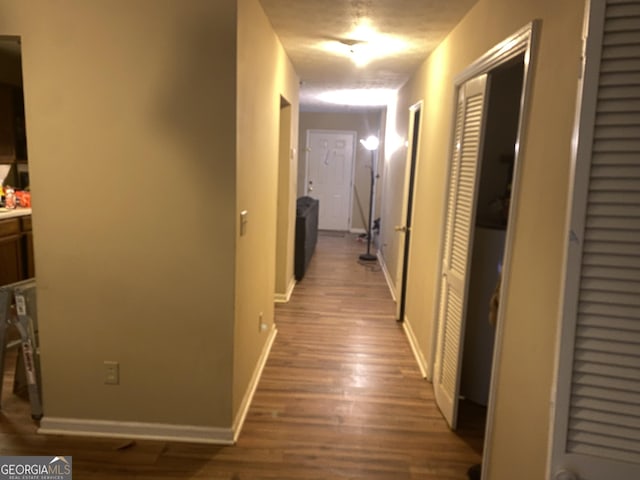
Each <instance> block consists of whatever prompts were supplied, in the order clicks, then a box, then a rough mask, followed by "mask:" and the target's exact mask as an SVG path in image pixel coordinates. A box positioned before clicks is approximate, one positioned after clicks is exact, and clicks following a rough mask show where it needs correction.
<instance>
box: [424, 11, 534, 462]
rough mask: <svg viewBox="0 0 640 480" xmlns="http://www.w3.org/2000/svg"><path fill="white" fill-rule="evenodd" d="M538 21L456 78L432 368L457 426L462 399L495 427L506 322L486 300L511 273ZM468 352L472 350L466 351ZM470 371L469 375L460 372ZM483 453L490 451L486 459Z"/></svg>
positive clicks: (442, 404)
mask: <svg viewBox="0 0 640 480" xmlns="http://www.w3.org/2000/svg"><path fill="white" fill-rule="evenodd" d="M535 26H536V23H532V24H530V25H528V26H527V27H525V28H523V29H522V30H521V31H519V32H517V33H516V34H514V35H513V36H512V37H510V38H509V39H507V40H505V41H504V42H502V43H501V44H499V45H497V46H496V47H495V48H494V49H492V50H491V51H490V52H488V53H487V54H486V55H485V56H484V57H482V58H481V59H480V60H478V61H477V62H475V63H474V64H472V65H471V66H470V67H469V68H467V70H465V72H463V73H462V74H461V75H460V76H459V77H458V78H456V80H455V84H456V86H457V103H456V106H457V107H456V112H455V123H454V128H453V138H452V140H453V141H452V154H451V160H450V171H449V186H448V189H447V207H446V214H445V223H444V232H443V250H442V257H441V258H442V266H441V281H440V288H439V304H438V308H437V312H436V315H437V319H438V321H437V324H436V328H437V335H434V339H435V341H436V345H435V348H434V349H433V351H434V352H435V358H434V361H433V365H434V374H433V386H434V393H435V397H436V403H437V404H438V407H439V408H440V410H441V412H442V414H443V416H444V417H445V419H446V420H447V423H448V424H449V426H450V427H451V428H452V429H456V428H457V426H458V425H457V423H458V407H459V401H460V399H461V395H464V396H465V398H468V399H470V400H473V401H474V402H475V403H477V404H478V405H480V406H483V405H487V404H488V409H487V411H486V412H487V413H486V415H488V417H489V418H488V420H487V425H488V429H490V428H491V415H492V409H491V399H490V397H491V395H490V390H491V379H492V378H493V376H494V375H495V368H496V367H497V366H498V365H493V360H492V359H493V358H494V357H497V355H496V354H495V353H494V344H495V347H496V348H499V345H500V336H501V321H500V315H499V312H498V314H497V315H496V316H495V317H496V323H497V328H496V329H495V331H494V327H493V326H492V325H491V324H490V323H489V301H490V299H491V296H492V295H493V293H494V291H495V289H496V285H497V283H498V276H499V273H500V271H501V270H504V275H503V279H502V281H501V292H500V293H499V294H498V295H497V297H496V299H498V300H499V299H500V297H504V290H506V288H508V277H509V275H508V273H509V272H508V270H509V258H510V245H511V237H512V233H511V232H512V229H509V223H511V221H512V220H513V218H514V214H513V212H514V210H515V208H514V206H513V203H514V201H515V200H517V188H518V178H519V175H518V165H519V162H518V153H519V148H518V146H519V144H520V142H521V141H522V138H523V134H524V127H523V118H524V117H525V115H523V110H524V108H525V106H526V98H527V84H528V78H529V74H528V73H529V71H530V58H531V46H532V43H533V38H534V30H535V28H534V27H535ZM465 347H466V349H467V352H466V354H465ZM463 371H464V374H463ZM485 453H486V452H485Z"/></svg>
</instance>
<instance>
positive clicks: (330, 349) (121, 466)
mask: <svg viewBox="0 0 640 480" xmlns="http://www.w3.org/2000/svg"><path fill="white" fill-rule="evenodd" d="M364 249H365V246H364V244H363V243H360V242H358V241H357V238H356V237H355V236H353V235H343V234H335V233H324V234H321V235H320V238H319V242H318V247H317V250H316V253H315V256H314V258H313V259H312V261H311V264H310V266H309V270H308V271H307V274H306V275H305V278H304V279H303V280H302V281H301V282H299V283H298V285H297V286H296V289H295V292H294V294H293V297H292V299H291V301H290V302H289V303H288V304H281V305H277V307H276V323H277V327H278V332H279V333H278V336H277V337H276V341H275V343H274V346H273V349H272V352H271V356H270V357H269V360H268V362H267V365H266V367H265V369H264V372H263V376H262V379H261V381H260V384H259V386H258V389H257V391H256V394H255V397H254V400H253V404H252V406H251V409H250V411H249V413H248V415H247V419H246V422H245V425H244V429H243V431H242V434H241V435H240V438H239V440H238V443H237V444H236V445H235V446H232V447H215V446H207V445H196V444H183V443H167V442H151V441H136V442H131V443H128V442H126V441H122V440H105V439H87V438H74V437H61V436H44V435H37V434H36V433H35V425H34V424H33V422H32V420H31V418H30V414H29V405H28V402H26V401H25V400H23V399H21V398H19V397H16V396H14V395H12V394H11V385H10V383H9V382H10V381H11V379H10V375H5V386H4V394H3V399H2V400H3V411H2V413H1V414H0V455H72V456H73V470H74V479H75V480H81V479H91V480H96V479H116V478H117V479H120V478H123V479H125V478H140V479H149V480H150V479H156V478H160V479H191V478H194V479H195V478H198V479H227V480H246V479H275V480H289V479H291V480H294V479H317V480H326V479H367V480H369V479H371V480H373V479H389V480H403V479H434V480H435V479H452V480H453V479H456V480H464V479H466V478H467V475H466V471H467V469H468V468H469V466H470V465H472V464H474V463H477V462H479V461H480V457H481V448H482V436H483V428H484V426H483V423H482V419H481V417H482V415H480V416H478V415H475V411H474V410H473V409H471V410H463V415H465V414H466V412H468V411H470V412H471V415H468V418H467V420H465V418H463V420H462V422H461V423H462V425H463V427H462V429H461V430H460V431H458V432H457V433H453V432H451V431H450V430H449V428H448V427H447V426H446V424H445V422H444V420H443V419H442V417H441V415H440V413H439V411H438V409H437V407H436V406H435V403H434V400H433V392H432V387H431V385H430V384H429V383H428V382H427V381H425V380H423V379H422V378H421V377H420V373H419V370H418V367H417V365H416V363H415V360H414V358H413V355H412V353H411V349H410V347H409V344H408V343H407V340H406V338H405V336H404V333H403V331H402V327H401V326H400V325H399V324H398V323H397V322H396V321H395V320H394V310H395V305H394V303H393V301H392V300H391V297H390V294H389V291H388V289H387V287H386V284H385V281H384V277H383V274H382V272H381V271H380V268H379V266H378V265H377V264H375V263H373V264H371V263H369V264H362V263H360V262H359V261H358V254H359V253H362V252H363V251H364ZM10 368H11V365H10V364H7V366H6V370H7V371H8V370H10ZM480 413H482V412H480Z"/></svg>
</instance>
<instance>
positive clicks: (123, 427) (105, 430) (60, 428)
mask: <svg viewBox="0 0 640 480" xmlns="http://www.w3.org/2000/svg"><path fill="white" fill-rule="evenodd" d="M38 433H42V434H50V435H73V436H81V437H101V438H127V439H139V440H161V441H171V442H195V443H207V444H214V445H232V444H233V443H234V441H233V430H232V429H231V428H217V427H199V426H195V425H171V424H163V423H142V422H118V421H109V420H90V419H79V418H60V417H46V416H45V417H43V418H42V420H40V428H39V429H38Z"/></svg>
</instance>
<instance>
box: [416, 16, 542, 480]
mask: <svg viewBox="0 0 640 480" xmlns="http://www.w3.org/2000/svg"><path fill="white" fill-rule="evenodd" d="M539 31H540V21H539V20H534V21H533V22H531V23H529V24H528V25H526V26H524V27H523V28H521V29H520V30H518V31H517V32H516V33H514V34H513V35H511V36H510V37H508V38H507V39H505V40H503V41H502V42H500V43H499V44H498V45H496V46H495V47H493V48H492V49H491V50H489V51H488V52H487V53H485V54H484V55H483V56H482V57H480V58H479V59H478V60H476V61H475V62H473V63H472V64H471V65H469V66H468V67H467V68H466V69H465V70H464V71H463V72H462V73H460V74H459V75H458V76H456V77H455V78H454V90H455V92H454V93H455V94H454V96H453V99H452V102H453V108H452V111H453V112H454V115H453V117H452V119H451V129H450V132H451V138H450V140H449V145H450V147H449V148H451V147H452V146H453V142H454V135H455V121H456V119H455V112H456V108H457V101H458V90H459V89H460V87H461V86H462V85H463V84H464V83H465V82H467V81H468V80H471V79H472V78H474V77H477V76H478V75H482V74H484V73H489V72H490V71H491V70H493V69H494V68H496V67H497V66H499V65H501V64H503V63H505V62H507V61H509V60H511V59H513V58H515V57H517V56H519V55H521V54H524V79H523V89H522V96H521V99H520V115H519V119H518V133H517V139H516V149H515V152H514V153H515V157H514V170H513V181H512V185H513V187H512V192H513V193H514V194H513V197H512V199H511V206H510V208H509V219H508V227H507V232H506V237H505V251H504V262H503V269H502V285H501V288H500V300H499V301H500V304H501V305H503V304H504V300H505V299H506V298H507V293H508V289H509V278H510V270H511V256H512V246H513V240H514V228H513V225H514V224H515V212H516V211H517V210H518V205H517V203H518V194H517V192H518V191H519V187H520V181H521V180H520V176H521V168H520V164H521V158H520V157H521V152H520V148H519V146H520V145H523V142H524V138H525V134H526V119H527V116H528V115H527V114H528V106H529V96H530V95H529V92H530V88H531V77H532V70H533V61H532V59H533V58H535V55H534V54H535V49H536V45H537V38H538V35H539ZM452 155H453V151H450V152H449V155H448V157H447V158H449V159H450V158H452ZM450 167H451V163H449V165H448V167H447V169H448V170H447V179H448V178H449V177H450V175H451V171H450ZM478 174H479V173H478ZM446 195H448V192H445V197H444V198H443V202H442V205H443V207H442V208H443V211H442V218H446V208H447V201H446ZM445 227H446V225H444V224H443V225H442V226H441V233H440V235H441V236H440V252H439V258H440V259H442V256H443V255H444V241H445V238H444V237H445V233H446V232H445ZM441 264H442V262H440V265H439V267H438V269H437V270H438V271H437V273H436V274H437V276H436V282H435V284H436V285H439V283H440V282H439V280H440V278H441V277H442V265H441ZM437 294H438V296H437V299H436V302H434V305H435V306H434V310H433V317H432V318H434V319H436V321H435V322H434V325H433V330H432V332H431V339H432V345H431V358H430V361H429V365H428V367H429V371H428V372H427V373H428V378H431V379H432V378H433V366H434V363H435V356H436V349H437V341H438V331H439V328H440V325H439V324H438V321H437V319H438V312H439V310H440V292H439V291H438V292H437ZM464 301H465V302H466V301H467V299H466V298H465V299H464ZM503 315H504V309H500V310H499V312H498V319H497V328H496V337H495V344H494V350H493V366H492V372H491V386H490V389H489V405H488V408H487V424H486V425H487V426H486V431H485V439H486V438H489V437H491V435H492V432H493V422H494V417H495V407H496V405H495V396H496V387H497V385H496V381H495V379H496V378H497V376H498V373H499V368H500V365H499V362H498V360H499V359H500V357H501V354H502V337H503V324H504V322H503V321H502V317H503ZM490 455H491V444H490V443H487V442H485V445H484V451H483V462H482V478H489V477H488V475H489V472H488V459H489V457H490Z"/></svg>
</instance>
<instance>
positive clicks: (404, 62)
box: [260, 0, 477, 111]
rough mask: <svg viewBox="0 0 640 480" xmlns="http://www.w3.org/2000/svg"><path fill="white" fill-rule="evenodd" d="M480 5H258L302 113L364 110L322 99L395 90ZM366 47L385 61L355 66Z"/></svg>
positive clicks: (331, 1) (368, 0) (462, 1)
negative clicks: (294, 80)
mask: <svg viewBox="0 0 640 480" xmlns="http://www.w3.org/2000/svg"><path fill="white" fill-rule="evenodd" d="M476 1H477V0H260V2H261V3H262V6H263V8H264V10H265V12H266V14H267V16H268V17H269V19H270V21H271V24H272V25H273V28H274V30H275V32H276V34H277V35H278V36H279V37H280V40H281V42H282V44H283V46H284V49H285V50H286V52H287V54H288V55H289V58H290V59H291V62H292V63H293V66H294V68H295V69H296V72H297V73H298V75H299V77H300V82H301V89H300V108H301V110H303V111H304V110H309V111H312V110H315V111H336V110H342V109H347V110H351V109H353V108H358V107H354V106H345V105H337V104H330V103H325V102H323V101H321V100H319V99H318V98H317V97H318V95H319V94H322V93H323V92H327V91H335V90H341V89H348V90H351V89H365V90H366V91H368V92H371V90H372V89H391V90H397V89H398V88H400V87H401V86H402V85H403V84H404V83H405V82H406V81H407V80H408V78H409V77H410V76H411V74H412V73H413V72H414V71H415V70H416V69H417V68H418V66H419V65H420V63H421V62H422V61H423V60H424V59H425V58H426V57H427V56H428V55H429V53H430V52H431V51H432V50H433V49H434V48H435V47H436V46H437V45H438V44H439V43H440V41H442V40H443V39H444V37H445V36H446V35H447V33H448V32H449V31H450V30H451V29H452V28H453V27H454V26H455V25H456V24H457V23H458V22H459V21H460V20H461V19H462V17H463V16H464V15H465V14H466V13H467V11H468V10H469V9H470V8H471V7H472V6H473V4H474V3H476ZM359 41H360V42H362V43H361V44H358V43H357V42H359ZM354 42H356V45H355V46H354V45H353V44H354ZM367 43H368V44H369V45H367ZM361 45H364V48H369V49H370V50H373V54H374V55H375V54H379V55H380V57H379V58H373V59H371V60H370V61H369V63H368V64H367V65H366V66H362V67H358V66H356V65H355V64H354V62H353V61H352V60H353V56H354V55H355V53H356V52H357V51H358V48H360V46H361ZM383 94H384V92H376V94H375V95H374V97H375V98H378V99H380V100H384V98H383V97H384V95H383ZM348 98H349V99H350V100H353V99H355V98H356V94H355V92H350V93H349V95H348ZM374 103H375V102H374ZM380 103H384V102H380ZM369 108H371V107H369Z"/></svg>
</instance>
